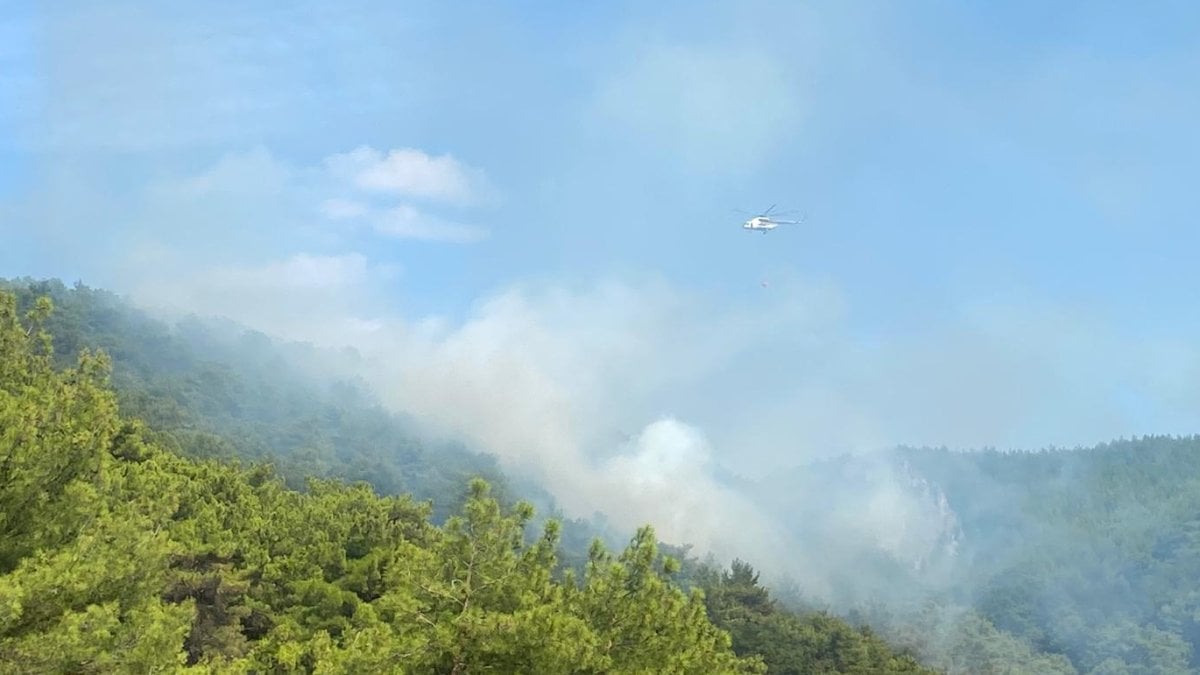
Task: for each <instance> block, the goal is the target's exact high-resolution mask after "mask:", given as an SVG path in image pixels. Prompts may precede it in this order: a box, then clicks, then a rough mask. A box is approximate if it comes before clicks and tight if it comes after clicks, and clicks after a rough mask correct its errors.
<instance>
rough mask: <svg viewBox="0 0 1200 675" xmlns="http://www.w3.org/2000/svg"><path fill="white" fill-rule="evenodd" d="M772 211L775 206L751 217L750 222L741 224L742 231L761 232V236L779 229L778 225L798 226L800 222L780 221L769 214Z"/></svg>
mask: <svg viewBox="0 0 1200 675" xmlns="http://www.w3.org/2000/svg"><path fill="white" fill-rule="evenodd" d="M774 210H775V205H774V204H772V205H771V208H769V209H767V210H766V211H763V212H762V213H760V214H758V215H756V216H753V217H752V218H750V220H747V221H746V222H744V223H742V229H743V230H751V231H755V230H757V231H759V232H762V233H763V234H766V233H768V232H770V231H771V230H773V229H775V228H777V227H779V226H780V225H798V224H800V221H798V220H780V219H778V218H775V217H774V216H772V215H771V212H772V211H774Z"/></svg>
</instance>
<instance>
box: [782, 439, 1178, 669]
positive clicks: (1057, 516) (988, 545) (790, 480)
mask: <svg viewBox="0 0 1200 675" xmlns="http://www.w3.org/2000/svg"><path fill="white" fill-rule="evenodd" d="M866 467H869V468H870V471H868V470H867V468H866ZM881 471H882V472H885V473H886V475H887V476H888V479H889V480H890V481H891V484H892V485H898V486H901V487H902V488H903V490H904V491H905V492H906V493H907V496H908V497H909V498H910V499H911V500H912V501H913V502H918V503H923V504H924V505H925V507H926V508H924V510H922V511H920V513H921V515H922V521H921V522H923V523H924V524H926V525H931V526H933V528H932V529H931V530H930V532H932V533H935V534H937V536H936V537H932V536H930V537H929V538H928V541H929V542H930V544H929V546H928V547H926V548H923V549H921V552H922V554H923V555H922V557H919V558H912V559H908V560H903V561H900V560H896V559H895V558H889V556H888V555H886V553H885V552H883V551H880V550H877V551H875V552H874V553H873V554H872V553H871V552H869V551H867V552H864V553H863V557H862V558H861V559H859V560H858V561H856V563H855V564H854V565H851V566H848V572H847V574H846V575H845V577H844V578H843V579H842V581H843V582H844V585H845V586H846V587H847V588H849V587H851V586H852V587H854V589H855V590H856V591H857V599H855V600H848V601H846V602H844V603H840V604H839V607H840V609H841V610H842V611H848V610H847V608H848V607H856V609H854V610H853V611H852V614H853V615H854V616H856V617H858V618H860V619H861V620H863V621H867V622H870V623H872V624H873V625H875V626H877V627H878V629H879V630H880V631H881V632H882V634H883V635H885V636H886V637H887V638H888V639H889V640H890V641H891V642H892V643H893V644H897V645H901V646H904V647H906V648H909V649H912V650H914V651H915V652H917V653H919V654H921V655H922V656H923V657H924V658H925V659H926V661H927V662H928V663H930V664H931V665H934V666H937V667H939V668H942V669H945V670H948V671H950V672H963V673H968V672H977V669H978V667H979V665H980V664H983V663H991V664H997V665H1005V664H1007V665H1013V664H1018V665H1019V668H1018V670H1019V671H1020V672H1062V673H1070V672H1079V673H1139V674H1140V673H1145V674H1149V673H1194V672H1200V586H1198V580H1200V538H1198V533H1200V437H1194V436H1193V437H1183V438H1174V437H1146V438H1139V439H1132V440H1123V441H1116V442H1112V443H1107V444H1103V445H1100V446H1097V447H1093V448H1080V449H1071V450H1064V449H1054V450H1045V451H1038V452H997V451H993V450H985V451H977V452H954V451H950V450H947V449H932V448H900V449H897V450H895V451H893V452H889V453H885V454H883V455H880V456H877V457H872V458H858V459H854V460H850V459H844V458H843V459H838V460H832V461H827V462H822V463H819V464H814V465H810V466H806V467H803V468H801V469H798V470H797V471H796V472H794V473H793V474H790V475H781V476H778V477H776V478H775V480H776V481H777V483H778V484H776V485H772V486H760V491H761V492H763V493H770V494H772V495H775V496H776V498H775V499H773V501H771V507H772V508H774V509H780V510H785V512H792V513H794V514H796V518H797V524H796V526H795V527H796V528H797V530H798V531H804V532H810V531H811V529H812V527H811V525H810V524H808V522H807V521H806V519H807V518H810V517H811V511H810V510H806V509H811V505H810V504H809V503H808V502H804V501H800V500H799V497H798V495H802V494H805V493H806V492H807V491H809V490H820V491H821V494H822V499H823V500H825V503H827V504H837V503H838V502H839V500H849V499H855V498H857V497H856V496H857V495H861V494H864V493H869V492H870V489H869V488H870V485H869V481H868V480H867V479H864V478H863V476H864V475H869V474H872V473H879V472H881ZM781 485H784V486H786V487H787V490H786V491H784V490H783V489H782V488H781V487H780V486H781ZM906 503H907V502H906ZM789 507H791V510H790V511H786V510H787V509H789ZM926 534H928V533H926ZM872 556H873V557H872ZM887 563H890V564H887ZM864 595H865V596H866V598H865V599H864V598H863V597H862V596H864Z"/></svg>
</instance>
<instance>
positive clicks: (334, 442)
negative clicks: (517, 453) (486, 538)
mask: <svg viewBox="0 0 1200 675" xmlns="http://www.w3.org/2000/svg"><path fill="white" fill-rule="evenodd" d="M0 288H8V289H9V290H10V291H12V292H13V293H15V294H16V297H17V304H18V309H19V311H27V310H28V309H29V308H30V307H32V305H33V303H34V302H35V301H36V299H37V298H39V297H43V296H44V297H48V298H50V299H51V300H52V301H53V303H54V306H55V311H54V313H53V314H52V315H51V316H50V317H48V318H47V320H46V328H47V330H48V332H49V333H50V334H51V335H52V336H53V339H54V348H55V354H56V363H57V364H58V365H59V366H60V367H62V366H68V365H72V364H74V363H75V361H76V360H77V359H78V358H79V354H80V353H81V351H82V350H83V349H89V348H90V349H99V350H103V351H104V352H105V353H106V354H107V355H108V356H109V357H110V358H111V359H112V362H113V365H114V367H113V376H112V378H113V386H114V389H115V391H116V393H117V397H118V400H119V402H120V404H121V409H122V410H123V411H124V412H125V413H126V414H127V415H130V416H132V417H137V418H139V419H141V420H143V421H145V422H146V423H147V425H148V426H149V427H150V428H151V429H153V432H154V433H160V434H161V437H160V438H158V441H159V442H160V444H165V445H171V446H174V447H176V448H177V449H179V450H180V451H181V452H183V453H184V454H186V455H188V456H192V457H214V458H225V459H232V458H235V457H236V458H241V459H248V460H262V461H271V462H273V463H274V464H275V466H276V468H277V470H278V471H279V473H280V474H281V475H282V476H283V477H284V478H285V479H286V480H287V481H288V484H289V485H292V486H293V487H301V486H303V485H304V482H305V479H306V478H307V477H310V476H317V477H321V476H324V477H337V478H341V479H345V480H352V481H353V480H364V481H367V482H369V483H371V484H372V485H373V486H374V487H375V488H376V489H377V490H378V491H379V492H381V493H384V494H412V495H413V496H414V497H416V498H417V499H419V500H431V501H432V502H433V505H434V516H435V520H439V521H440V520H441V519H443V518H445V517H446V516H447V515H448V514H449V513H450V512H451V511H452V510H453V509H455V508H456V507H457V506H458V502H459V501H460V500H461V498H462V497H463V496H464V494H465V486H466V484H467V480H468V479H469V478H470V477H471V476H484V477H486V478H487V479H488V481H489V482H490V483H491V484H492V485H493V486H494V488H495V489H496V490H498V491H499V492H500V493H501V494H502V495H508V494H509V490H508V487H507V483H506V481H505V480H504V477H503V476H502V475H501V473H500V471H499V468H498V467H497V465H496V462H495V460H494V459H493V458H492V457H490V456H488V455H486V454H483V453H480V452H473V451H470V450H468V449H466V448H464V447H461V446H459V445H456V444H453V443H435V444H431V443H430V441H428V440H427V439H424V438H421V437H419V436H418V434H416V433H414V431H413V429H412V425H411V423H410V421H409V420H405V419H403V418H402V417H400V416H398V415H396V414H395V413H392V412H389V411H386V410H384V409H383V408H382V407H381V406H380V405H379V404H378V402H377V401H376V400H375V399H374V397H373V395H372V393H371V392H370V391H369V390H368V389H366V388H365V387H363V386H361V385H360V384H359V383H357V382H355V381H353V380H347V379H345V378H337V377H333V376H325V377H322V375H323V374H325V373H324V372H323V370H322V368H321V364H323V363H326V362H328V361H329V360H330V355H329V354H327V353H322V352H320V351H318V350H317V349H316V348H313V347H311V346H307V345H298V344H283V343H279V342H277V341H274V340H272V339H271V338H269V337H267V336H266V335H263V334H261V333H256V332H253V331H248V330H246V329H244V328H240V327H237V326H229V325H223V324H222V323H220V322H218V321H215V320H212V319H201V318H198V317H189V318H186V319H184V320H182V321H179V322H177V323H176V324H173V325H168V324H167V323H164V322H163V321H160V320H157V319H155V318H153V317H151V316H149V315H148V314H146V313H145V312H143V311H141V310H138V309H136V308H134V307H132V306H130V305H129V304H128V303H126V302H124V301H123V300H121V299H120V298H118V297H117V296H115V295H113V294H112V293H109V292H106V291H101V290H95V289H91V288H88V287H86V286H83V285H82V284H76V285H75V286H74V287H67V286H65V285H63V284H62V283H61V282H59V281H56V280H52V281H33V280H29V279H22V280H13V281H9V282H0ZM351 358H352V356H351ZM300 364H307V365H308V368H307V369H306V370H304V369H301V367H300ZM326 372H327V371H326Z"/></svg>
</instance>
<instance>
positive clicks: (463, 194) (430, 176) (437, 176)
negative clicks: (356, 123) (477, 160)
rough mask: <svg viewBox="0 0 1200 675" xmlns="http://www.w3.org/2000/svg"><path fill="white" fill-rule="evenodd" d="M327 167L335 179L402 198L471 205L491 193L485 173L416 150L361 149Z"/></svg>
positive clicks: (332, 160) (333, 158) (330, 160)
mask: <svg viewBox="0 0 1200 675" xmlns="http://www.w3.org/2000/svg"><path fill="white" fill-rule="evenodd" d="M325 164H326V166H327V167H328V168H329V170H330V172H331V173H333V174H334V175H335V176H337V177H339V178H341V179H343V180H345V181H347V182H349V183H351V184H352V185H354V186H355V187H356V188H358V189H360V190H365V191H369V192H380V193H384V194H389V195H394V196H398V197H410V198H421V199H428V200H432V201H441V202H449V203H456V204H469V203H473V202H476V201H479V200H480V199H482V198H484V197H485V196H486V195H487V193H488V192H489V191H490V187H489V186H488V184H487V181H486V179H484V177H483V174H482V173H481V172H479V171H477V170H475V169H472V168H471V167H468V166H466V165H464V164H462V163H460V162H459V161H458V160H456V159H454V157H452V156H450V155H448V154H447V155H441V156H436V157H435V156H432V155H429V154H426V153H425V152H422V151H421V150H415V149H413V148H400V149H395V150H391V151H390V152H388V153H386V154H384V153H383V152H380V151H379V150H376V149H374V148H370V147H367V146H361V147H358V148H356V149H354V150H352V151H350V152H347V153H343V154H338V155H331V156H330V157H328V158H326V160H325Z"/></svg>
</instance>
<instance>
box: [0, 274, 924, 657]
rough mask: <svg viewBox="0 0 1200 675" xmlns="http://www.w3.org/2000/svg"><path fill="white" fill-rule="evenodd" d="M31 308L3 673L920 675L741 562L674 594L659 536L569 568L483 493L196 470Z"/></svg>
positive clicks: (5, 556) (6, 484)
mask: <svg viewBox="0 0 1200 675" xmlns="http://www.w3.org/2000/svg"><path fill="white" fill-rule="evenodd" d="M59 290H60V291H61V290H62V289H61V288H60V289H59ZM74 292H80V293H83V292H85V291H83V290H82V289H76V291H74ZM23 304H24V305H25V307H24V308H19V307H18V301H17V297H16V296H15V295H14V294H11V293H8V292H0V434H2V435H0V672H14V673H25V672H111V671H114V670H116V671H121V672H162V671H173V672H179V671H185V670H195V671H198V672H211V671H216V672H330V673H331V672H355V673H359V672H418V673H419V672H430V673H434V672H444V673H469V672H479V671H484V670H487V671H492V672H514V673H515V672H527V673H552V672H572V673H592V672H594V673H619V672H629V673H634V672H637V673H651V672H654V673H689V672H694V673H722V672H725V673H736V672H744V673H750V672H781V673H788V672H792V673H801V672H804V673H808V672H821V673H825V672H828V673H832V672H847V673H876V672H920V671H921V670H922V669H921V667H920V666H918V665H917V663H916V661H915V660H914V659H913V658H912V657H909V656H904V655H901V654H897V653H895V652H893V651H892V650H891V649H890V648H888V647H887V645H886V644H885V643H884V642H883V641H882V640H880V639H879V638H877V637H875V636H874V635H873V634H872V633H871V632H870V631H869V630H864V629H855V628H852V627H850V626H849V625H848V624H846V623H844V622H843V621H841V620H838V619H836V618H833V617H831V616H828V615H823V614H810V615H806V616H800V615H796V614H794V613H792V612H789V611H786V610H784V609H782V608H779V607H777V606H775V604H774V603H773V602H772V601H771V599H770V597H769V594H768V592H767V591H766V589H764V588H762V587H761V586H760V585H759V584H758V580H757V576H756V575H755V574H754V573H753V570H752V569H751V568H750V567H749V566H748V565H745V564H743V563H738V564H735V565H734V566H733V567H732V568H731V569H730V570H729V571H727V572H725V571H713V570H711V569H708V570H707V571H706V574H707V576H706V578H705V579H704V580H703V581H704V583H701V584H688V586H689V587H690V588H689V589H688V590H685V589H684V588H683V585H682V584H679V583H677V582H675V581H674V580H673V579H672V575H674V574H676V573H678V571H679V568H680V562H679V561H677V560H675V559H673V558H671V557H669V556H664V555H663V554H662V553H661V552H660V549H659V547H658V544H657V542H656V541H655V538H654V534H653V530H652V529H651V528H650V527H644V528H642V529H640V530H639V531H638V532H637V533H636V535H634V536H633V537H632V539H631V541H629V543H628V545H627V546H625V547H624V550H623V551H621V552H620V553H619V554H613V553H610V552H609V550H608V549H607V548H606V547H605V546H604V544H603V543H602V542H600V541H599V540H596V541H594V542H593V543H592V544H591V546H590V547H589V550H588V551H587V554H586V561H585V562H584V563H583V564H582V565H581V570H580V571H578V572H577V571H576V570H575V569H574V568H572V567H564V566H563V565H561V564H560V563H559V561H558V556H557V551H558V550H559V549H560V533H561V526H560V524H559V523H558V521H556V520H547V521H546V522H545V524H544V525H543V526H542V527H541V528H540V530H537V531H535V532H532V533H531V531H530V527H529V525H530V523H531V519H532V517H533V515H534V514H533V508H532V507H531V506H530V505H529V504H528V503H526V502H521V501H517V502H515V503H513V504H511V505H506V504H505V503H502V502H501V501H500V500H498V499H496V497H495V495H493V494H492V493H491V487H490V485H489V483H488V482H486V481H484V480H483V479H480V478H475V479H472V480H470V481H469V482H468V484H467V486H466V489H465V492H464V493H463V495H462V499H460V500H459V505H458V508H457V509H456V510H455V512H454V513H453V514H451V515H450V516H448V517H447V518H446V519H445V521H444V522H442V523H440V524H438V523H435V522H433V521H432V520H431V510H432V507H431V503H430V502H428V501H418V500H416V499H414V498H413V497H412V496H410V495H380V494H378V493H377V492H376V490H375V489H373V488H372V487H371V486H370V485H368V484H366V483H361V482H360V483H357V484H352V483H348V482H345V481H341V480H334V479H319V478H310V479H308V480H307V481H305V484H304V486H303V488H304V489H302V490H296V489H292V487H290V486H289V485H288V484H287V482H286V481H285V479H284V477H282V476H280V475H278V474H277V473H276V472H275V471H274V470H273V468H272V467H271V466H270V465H269V464H263V463H255V462H252V463H251V464H249V465H244V464H243V463H242V462H238V461H229V459H228V458H225V457H220V458H217V457H188V456H185V455H184V454H181V453H180V450H181V449H189V448H193V447H194V446H192V445H190V444H189V443H188V442H182V441H179V440H178V439H177V438H176V436H175V435H174V434H173V433H170V432H166V431H161V430H159V431H155V430H153V429H151V428H150V427H148V426H147V425H146V423H145V422H143V421H142V420H141V419H137V418H133V417H130V416H127V415H125V414H124V413H123V411H122V410H121V408H120V405H119V401H118V397H117V396H116V395H115V393H114V392H113V390H112V389H111V386H110V385H111V381H110V375H111V373H112V366H111V361H110V358H109V357H108V356H107V355H106V354H105V353H104V352H94V351H92V350H91V349H90V348H88V347H87V346H86V345H85V344H83V343H80V344H77V345H76V347H77V348H78V352H79V353H78V357H77V359H76V360H75V362H74V364H73V365H69V366H66V367H64V365H63V363H62V362H63V359H62V356H61V353H59V352H56V351H55V345H54V339H53V338H52V337H51V334H50V333H49V332H47V330H46V328H47V326H48V325H50V317H52V316H54V312H53V302H52V301H51V300H50V299H49V298H47V297H37V298H36V299H33V300H32V301H31V302H26V303H23ZM86 317H87V312H86V311H84V312H81V313H80V314H79V315H78V318H84V319H85V318H86ZM56 354H57V356H56ZM130 381H133V380H132V379H131V380H130ZM218 438H219V437H218ZM232 447H234V448H235V449H236V447H237V446H236V445H234V446H232ZM768 669H769V671H768Z"/></svg>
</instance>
